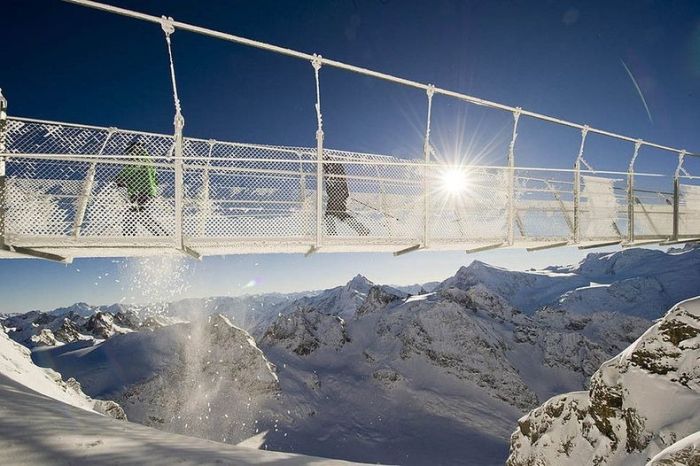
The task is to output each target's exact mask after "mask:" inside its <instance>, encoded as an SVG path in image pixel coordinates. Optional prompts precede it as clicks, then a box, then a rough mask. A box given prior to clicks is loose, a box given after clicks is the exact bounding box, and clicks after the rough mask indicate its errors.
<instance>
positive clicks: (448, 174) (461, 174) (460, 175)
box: [440, 166, 469, 194]
mask: <svg viewBox="0 0 700 466" xmlns="http://www.w3.org/2000/svg"><path fill="white" fill-rule="evenodd" d="M440 188H441V190H442V191H445V192H447V193H449V194H461V193H463V192H465V191H466V190H467V189H468V188H469V176H468V174H467V171H466V170H465V169H464V167H461V166H458V167H454V166H453V167H447V168H446V169H445V170H443V171H442V173H441V174H440Z"/></svg>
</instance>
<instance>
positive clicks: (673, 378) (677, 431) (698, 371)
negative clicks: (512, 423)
mask: <svg viewBox="0 0 700 466" xmlns="http://www.w3.org/2000/svg"><path fill="white" fill-rule="evenodd" d="M698 360H700V298H694V299H691V300H687V301H683V302H681V303H680V304H678V305H676V306H675V307H674V308H672V309H671V310H670V311H669V312H668V313H667V314H666V316H665V317H664V318H663V319H662V320H661V321H659V322H658V323H656V324H655V325H654V326H652V327H651V328H650V329H649V330H648V331H647V332H646V333H645V334H644V335H642V336H641V337H640V338H639V339H638V340H637V341H636V342H634V343H633V344H632V345H631V346H629V347H628V348H627V349H626V350H624V351H623V352H622V353H620V354H619V355H618V356H617V357H615V358H613V359H612V360H610V361H607V362H605V363H604V364H602V366H601V367H600V369H599V370H598V371H597V372H596V373H595V374H594V375H593V377H592V379H591V383H590V390H589V391H588V392H574V393H569V394H566V395H560V396H557V397H554V398H552V399H550V400H549V401H547V402H546V403H545V404H544V405H542V406H540V407H539V408H536V409H535V410H533V411H532V412H530V413H529V414H528V415H527V416H525V417H523V418H521V419H520V420H519V421H518V430H516V432H515V433H514V434H513V436H512V438H511V454H510V457H509V459H508V465H509V466H525V465H528V466H529V465H541V466H546V465H578V464H593V465H623V464H625V465H626V464H642V463H644V462H646V461H649V460H650V459H651V457H652V456H654V455H655V454H657V453H659V452H660V451H661V450H662V449H664V448H666V447H668V446H670V445H672V444H673V443H675V442H676V441H677V440H678V439H680V438H683V437H686V436H688V435H690V434H692V433H693V432H695V431H696V430H697V427H698V425H700V365H699V364H698ZM694 448H695V447H694ZM692 450H693V448H691V449H689V450H687V449H681V450H679V451H681V453H679V452H678V451H676V452H675V453H674V454H679V455H686V456H688V455H695V454H696V453H693V452H692ZM695 450H697V448H695ZM656 464H674V463H672V462H671V463H662V462H661V463H659V462H657V463H656ZM683 464H686V463H683ZM689 464H692V463H689Z"/></svg>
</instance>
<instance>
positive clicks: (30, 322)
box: [3, 305, 172, 348]
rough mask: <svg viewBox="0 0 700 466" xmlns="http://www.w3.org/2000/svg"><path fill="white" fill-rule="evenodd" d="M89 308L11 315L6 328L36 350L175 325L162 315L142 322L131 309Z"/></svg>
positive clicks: (15, 338)
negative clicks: (111, 311)
mask: <svg viewBox="0 0 700 466" xmlns="http://www.w3.org/2000/svg"><path fill="white" fill-rule="evenodd" d="M86 306H87V305H86ZM66 309H68V310H66ZM89 309H90V310H89V312H88V308H82V309H80V313H78V312H76V311H75V306H71V307H70V308H63V309H59V310H57V311H58V312H57V311H53V312H49V313H43V312H39V311H31V312H27V313H26V314H19V315H12V316H9V317H7V318H5V320H4V321H3V325H5V326H6V327H7V334H8V335H9V337H10V338H12V339H13V340H15V341H16V342H18V343H21V344H23V345H25V346H27V347H28V348H33V347H39V346H60V345H63V344H66V343H73V342H76V341H93V340H101V339H106V338H110V337H112V336H114V335H123V334H125V333H129V332H133V331H135V330H145V329H152V328H157V327H162V326H164V325H170V324H171V323H172V319H169V318H165V317H159V316H155V317H148V318H145V319H141V318H140V317H139V316H138V314H136V313H135V312H134V311H132V310H127V309H119V310H117V311H116V312H115V313H110V312H107V311H102V310H99V308H95V307H89ZM64 311H65V312H64Z"/></svg>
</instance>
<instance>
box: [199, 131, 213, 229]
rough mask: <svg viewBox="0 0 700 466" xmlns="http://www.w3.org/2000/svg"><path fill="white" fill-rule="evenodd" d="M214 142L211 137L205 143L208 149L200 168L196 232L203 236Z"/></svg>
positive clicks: (207, 212) (207, 207)
mask: <svg viewBox="0 0 700 466" xmlns="http://www.w3.org/2000/svg"><path fill="white" fill-rule="evenodd" d="M215 143H216V141H214V140H213V139H210V140H209V141H207V144H208V145H209V150H208V151H207V163H206V165H205V166H204V170H202V191H201V192H200V194H199V222H198V226H197V232H198V233H199V235H200V236H204V233H205V230H206V224H207V219H206V217H204V213H206V214H207V215H209V212H210V210H211V209H210V208H209V199H210V197H211V195H210V192H211V191H210V188H209V169H210V167H211V154H212V152H213V150H214V144H215Z"/></svg>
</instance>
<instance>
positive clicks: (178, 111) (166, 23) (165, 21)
mask: <svg viewBox="0 0 700 466" xmlns="http://www.w3.org/2000/svg"><path fill="white" fill-rule="evenodd" d="M160 27H161V28H162V29H163V32H164V33H165V42H166V44H167V46H168V58H169V60H170V80H171V82H172V85H173V101H174V103H175V122H174V125H175V129H176V131H177V129H178V128H180V129H182V128H183V127H184V126H185V121H184V117H183V116H182V107H181V106H180V97H179V96H178V93H177V81H176V79H175V63H174V61H173V49H172V43H171V41H170V35H171V34H172V33H173V32H175V26H174V25H173V19H172V18H170V17H166V16H161V18H160Z"/></svg>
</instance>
